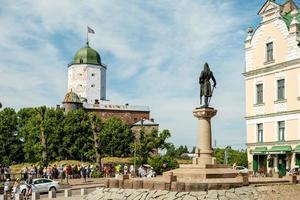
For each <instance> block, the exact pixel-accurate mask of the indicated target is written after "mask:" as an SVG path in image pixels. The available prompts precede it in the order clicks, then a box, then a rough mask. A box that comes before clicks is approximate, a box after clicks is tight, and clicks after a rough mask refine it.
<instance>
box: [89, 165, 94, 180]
mask: <svg viewBox="0 0 300 200" xmlns="http://www.w3.org/2000/svg"><path fill="white" fill-rule="evenodd" d="M93 174H94V165H91V166H90V178H92V176H93Z"/></svg>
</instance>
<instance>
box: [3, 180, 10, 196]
mask: <svg viewBox="0 0 300 200" xmlns="http://www.w3.org/2000/svg"><path fill="white" fill-rule="evenodd" d="M9 187H10V183H9V179H6V181H5V182H4V194H5V195H7V194H8V193H9Z"/></svg>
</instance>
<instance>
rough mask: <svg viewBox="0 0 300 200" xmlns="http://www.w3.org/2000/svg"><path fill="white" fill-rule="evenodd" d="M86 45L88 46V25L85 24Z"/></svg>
mask: <svg viewBox="0 0 300 200" xmlns="http://www.w3.org/2000/svg"><path fill="white" fill-rule="evenodd" d="M86 45H88V46H89V31H88V26H86Z"/></svg>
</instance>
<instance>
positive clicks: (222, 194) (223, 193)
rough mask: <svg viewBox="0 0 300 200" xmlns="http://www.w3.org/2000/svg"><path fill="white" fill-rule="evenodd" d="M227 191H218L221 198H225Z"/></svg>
mask: <svg viewBox="0 0 300 200" xmlns="http://www.w3.org/2000/svg"><path fill="white" fill-rule="evenodd" d="M225 193H226V190H218V194H219V196H225Z"/></svg>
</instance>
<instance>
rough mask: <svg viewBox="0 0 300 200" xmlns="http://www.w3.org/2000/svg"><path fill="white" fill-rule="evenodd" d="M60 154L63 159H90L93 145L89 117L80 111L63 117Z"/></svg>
mask: <svg viewBox="0 0 300 200" xmlns="http://www.w3.org/2000/svg"><path fill="white" fill-rule="evenodd" d="M63 132H64V135H63V137H62V144H61V147H60V148H61V152H60V154H61V155H62V157H63V158H64V159H74V160H81V161H83V160H89V159H92V157H93V153H91V151H92V152H93V151H94V149H93V143H92V130H91V128H90V123H89V117H88V115H87V113H85V112H84V110H82V109H78V110H74V111H72V112H69V113H68V114H66V115H65V118H64V121H63Z"/></svg>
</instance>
